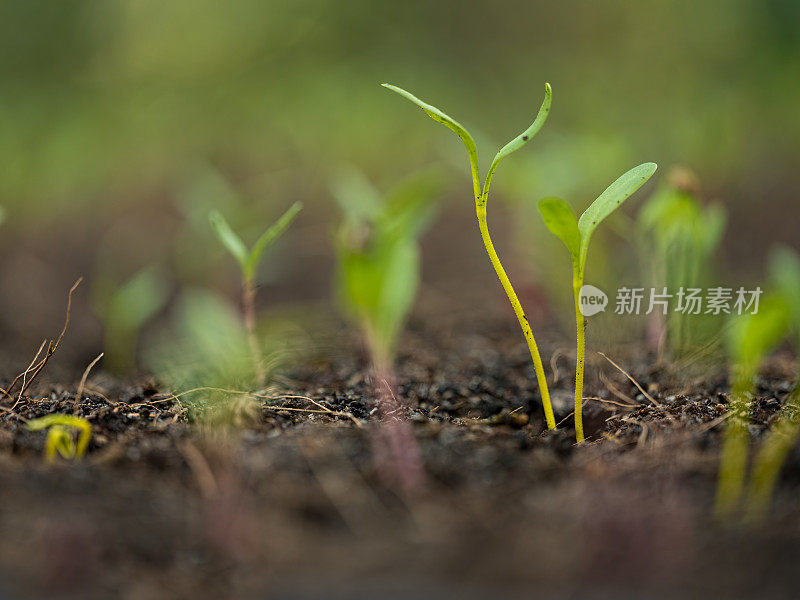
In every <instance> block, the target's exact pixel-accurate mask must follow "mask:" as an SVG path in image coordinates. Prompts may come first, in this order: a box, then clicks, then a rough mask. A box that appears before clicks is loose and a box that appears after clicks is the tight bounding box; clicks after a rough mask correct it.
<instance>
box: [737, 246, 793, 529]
mask: <svg viewBox="0 0 800 600" xmlns="http://www.w3.org/2000/svg"><path fill="white" fill-rule="evenodd" d="M770 275H771V280H772V283H773V285H774V286H775V288H776V292H777V293H778V294H779V295H780V296H781V297H782V298H783V300H784V302H785V303H786V305H787V307H788V311H789V314H790V321H791V332H792V333H793V334H794V336H795V351H798V352H800V256H798V255H797V253H796V252H794V251H793V250H790V249H789V248H784V247H782V248H778V249H777V250H775V251H774V252H773V253H772V256H771V257H770ZM798 434H800V373H799V374H798V378H797V379H796V380H795V385H794V389H792V391H791V393H790V394H789V397H788V398H787V399H786V401H785V402H784V405H783V407H782V408H781V412H780V414H779V415H778V417H777V419H776V420H775V421H774V423H773V425H772V430H771V431H770V433H769V435H768V436H767V438H766V439H765V440H764V443H763V444H762V446H761V449H760V450H759V452H758V455H757V456H756V459H755V462H754V464H753V473H752V475H751V476H750V484H749V487H748V494H747V501H746V510H747V513H746V516H747V517H748V518H749V519H751V520H753V521H760V520H761V519H763V518H764V517H765V516H766V513H767V510H768V508H769V504H770V501H771V499H772V495H773V491H774V489H775V484H776V483H777V481H778V475H779V474H780V470H781V467H782V466H783V464H784V462H785V461H786V457H787V456H788V454H789V451H790V450H791V449H792V447H793V446H794V443H795V441H796V440H797V436H798Z"/></svg>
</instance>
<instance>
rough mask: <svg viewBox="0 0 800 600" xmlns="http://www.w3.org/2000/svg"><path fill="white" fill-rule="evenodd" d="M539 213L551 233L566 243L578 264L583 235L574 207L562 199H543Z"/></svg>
mask: <svg viewBox="0 0 800 600" xmlns="http://www.w3.org/2000/svg"><path fill="white" fill-rule="evenodd" d="M539 212H540V213H541V214H542V219H544V224H545V225H546V226H547V228H548V229H549V230H550V232H551V233H553V234H554V235H555V236H556V237H558V239H560V240H561V241H562V242H564V245H565V246H566V247H567V250H569V253H570V255H571V256H572V259H573V262H577V260H578V257H579V253H580V247H581V234H580V231H578V219H577V218H576V217H575V213H574V212H573V211H572V207H571V206H570V205H569V204H567V203H566V202H565V201H564V200H562V199H561V198H543V199H542V200H540V201H539Z"/></svg>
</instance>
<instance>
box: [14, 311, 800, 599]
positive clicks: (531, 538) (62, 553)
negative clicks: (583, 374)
mask: <svg viewBox="0 0 800 600" xmlns="http://www.w3.org/2000/svg"><path fill="white" fill-rule="evenodd" d="M438 314H440V315H442V314H445V313H441V312H439V313H438ZM540 338H541V339H540V342H541V344H542V346H543V348H545V355H546V356H550V355H551V354H552V352H553V348H555V347H556V342H557V341H561V342H562V343H563V338H562V337H559V336H556V335H553V336H550V337H548V336H547V335H546V334H542V335H541V336H540ZM344 339H346V338H344ZM340 345H341V348H340V349H339V351H338V352H336V353H333V354H332V355H329V356H328V357H327V358H326V357H324V356H323V357H317V358H314V359H310V360H309V361H307V362H306V363H305V364H304V365H300V366H296V367H295V368H294V369H292V370H290V372H288V373H287V374H286V376H285V377H283V378H281V379H280V380H279V384H280V385H281V394H282V395H286V396H298V397H295V398H277V399H272V400H269V401H267V400H261V402H260V407H259V408H257V410H256V411H255V414H253V412H252V410H250V411H249V412H248V409H247V407H246V406H245V408H243V409H242V416H241V422H242V423H243V425H242V426H241V427H240V428H236V429H229V430H225V431H223V430H219V429H216V428H198V427H192V426H190V424H189V423H187V417H186V411H185V410H184V409H183V408H182V407H181V405H180V404H179V403H176V402H175V401H174V400H173V399H172V398H171V397H170V395H169V394H168V393H165V392H164V391H163V390H159V388H158V387H157V386H156V385H155V384H153V383H140V384H136V385H122V384H118V383H115V382H114V381H113V380H111V379H109V378H107V377H106V376H104V375H102V374H99V373H98V374H97V375H96V376H94V377H91V378H90V380H89V385H88V386H87V391H86V392H84V394H82V396H81V397H76V395H75V387H74V386H72V387H70V388H66V389H65V388H61V387H58V386H55V387H54V386H50V385H45V384H40V385H39V386H38V387H37V388H35V389H34V390H32V391H31V392H30V393H29V394H28V395H27V396H26V397H23V398H22V400H21V401H19V402H10V401H9V400H4V401H3V402H2V405H3V406H4V407H5V409H7V410H5V409H4V410H2V411H0V564H2V590H0V597H6V596H4V595H3V594H6V595H8V597H12V598H15V597H29V596H33V597H73V598H109V597H119V598H130V599H157V598H187V597H193V598H264V597H271V598H273V597H274V598H322V597H324V598H471V597H475V598H489V597H512V598H513V597H520V598H523V597H524V598H528V597H563V596H565V595H574V596H575V597H578V596H582V597H590V598H621V597H631V598H634V597H636V598H638V597H667V598H671V597H698V598H701V597H702V598H705V597H710V596H719V597H737V596H741V597H748V596H749V597H759V598H773V597H774V598H783V597H786V598H790V597H795V596H796V589H797V584H798V583H800V576H799V575H797V573H798V570H797V566H796V562H797V561H796V558H797V556H798V553H799V552H800V496H799V495H798V494H797V492H798V488H799V487H800V486H798V484H799V483H800V452H798V451H793V452H792V454H791V455H790V457H789V460H788V464H787V467H786V470H785V473H784V476H783V478H782V482H781V487H780V490H779V493H778V495H777V498H776V502H775V506H774V508H773V516H772V518H771V520H770V521H769V522H768V523H767V524H766V525H765V526H764V527H761V528H758V529H757V530H755V531H753V530H749V531H748V530H736V529H734V530H723V529H720V528H717V527H715V526H714V525H713V524H712V521H711V519H710V516H709V508H710V506H711V503H712V501H713V494H714V483H715V476H716V468H717V458H718V456H717V453H718V445H719V434H720V431H721V424H722V418H721V417H722V416H723V415H724V411H725V404H726V400H727V399H726V380H725V377H724V375H718V376H717V375H715V376H713V377H709V378H707V379H705V380H699V381H698V380H695V381H685V380H684V381H680V380H679V379H678V378H677V377H674V376H673V375H669V374H667V373H666V372H665V371H664V370H663V369H656V368H654V367H653V365H652V364H651V363H650V361H649V360H648V359H647V358H646V356H645V355H644V354H642V353H637V352H636V351H635V350H629V353H628V355H627V356H626V355H621V356H615V357H614V358H615V359H616V360H617V362H618V363H619V364H620V366H624V368H626V370H629V372H630V374H631V375H632V376H633V377H634V378H635V379H636V380H637V381H638V382H639V383H640V384H641V385H642V387H643V388H644V389H645V391H647V392H648V393H649V394H650V395H651V396H652V398H653V399H654V401H655V402H651V401H650V400H648V399H647V398H646V397H645V395H644V394H642V393H641V392H640V391H639V390H638V389H637V388H636V387H635V386H634V385H633V384H632V383H631V382H630V381H629V380H628V379H627V378H626V377H625V376H624V375H623V374H621V373H620V372H619V371H617V370H616V369H615V368H614V367H613V366H611V365H610V364H609V363H607V362H606V361H605V360H604V359H602V358H600V357H596V356H595V357H594V358H593V359H592V361H591V364H590V368H589V372H590V377H589V378H588V379H587V387H586V396H590V397H592V398H594V399H592V400H588V401H587V404H586V408H585V411H586V420H587V430H588V432H589V433H590V434H591V435H590V439H589V442H588V443H586V444H583V445H581V446H579V447H578V446H575V445H574V443H573V431H572V430H571V424H570V420H569V419H566V418H567V417H568V415H569V412H570V409H569V404H570V401H571V400H570V398H571V382H570V379H571V376H572V372H571V369H570V366H569V365H570V360H569V357H568V355H567V356H566V357H564V358H562V359H560V360H559V361H558V362H557V363H556V364H557V365H558V368H559V373H558V377H559V378H558V381H557V382H556V383H555V384H554V385H553V388H552V393H553V397H554V400H555V402H556V405H557V412H558V415H557V417H558V420H563V419H566V420H565V421H564V422H563V425H562V429H560V430H559V431H558V432H556V433H548V432H543V431H542V411H541V408H540V405H539V396H538V392H537V391H536V390H535V386H534V384H533V382H534V381H535V380H534V378H533V373H532V368H531V367H530V358H529V356H528V355H527V350H526V347H525V345H524V341H523V339H522V336H521V335H520V332H519V331H518V329H517V328H516V327H515V324H514V322H513V318H510V315H509V314H508V313H507V312H498V314H497V315H491V316H487V315H486V314H482V315H481V317H480V318H475V314H473V313H470V312H469V311H465V312H463V313H449V314H447V316H446V317H442V318H433V317H432V316H431V314H428V313H425V312H423V313H421V314H418V315H417V316H416V317H415V318H414V319H413V320H412V322H411V323H410V327H409V332H408V335H407V336H406V337H405V338H404V341H403V344H402V348H401V351H400V356H399V359H398V365H399V366H398V370H397V381H398V396H399V397H400V398H404V399H405V401H406V402H407V406H408V408H407V409H406V410H405V413H406V414H407V416H408V417H409V420H410V423H411V427H412V428H413V432H414V436H415V438H416V441H417V443H418V445H419V448H420V452H421V456H422V460H423V462H424V466H425V471H426V482H425V485H424V488H423V489H422V490H419V491H417V492H416V493H415V494H411V495H408V494H404V493H402V492H401V491H399V490H398V488H397V486H396V485H392V484H391V482H390V480H391V478H390V477H387V475H386V471H388V470H390V469H389V468H388V467H386V465H385V464H383V465H382V464H381V463H380V462H378V463H376V461H375V460H374V453H373V449H374V448H375V445H376V444H379V443H380V442H379V440H380V439H381V438H380V437H379V436H377V435H376V420H377V411H376V410H375V409H376V399H377V397H378V396H379V393H378V391H376V386H375V382H373V381H371V380H370V377H369V372H368V370H367V369H366V368H365V365H364V361H363V359H362V358H361V357H360V356H361V355H360V353H359V351H358V345H357V344H356V343H355V342H354V341H353V342H352V343H351V342H347V341H343V342H341V344H340ZM793 370H794V367H793V366H792V362H791V361H790V360H789V359H788V357H786V359H785V360H783V359H781V358H780V357H779V358H778V359H777V360H775V361H774V363H773V364H772V365H771V366H770V368H769V369H768V370H767V372H766V373H765V374H764V376H763V378H762V380H761V382H760V387H759V391H758V401H757V403H756V409H755V411H754V415H755V425H754V427H753V433H754V435H755V436H756V438H757V437H758V436H759V435H760V433H761V432H762V431H763V430H764V429H765V428H766V426H767V424H768V423H769V421H770V418H771V417H772V416H774V415H775V414H776V413H777V411H778V409H779V407H780V402H781V401H782V400H783V399H784V398H785V396H786V394H787V392H788V391H789V389H790V386H791V383H792V379H791V377H792V373H793ZM601 374H602V377H601ZM7 383H8V381H7V380H6V381H0V385H6V384H7ZM300 396H301V397H300ZM15 404H16V406H14V405H15ZM12 406H14V408H13V410H12ZM249 406H250V408H252V405H249ZM51 412H64V413H69V414H73V413H74V414H77V415H80V416H84V417H86V418H87V419H88V420H89V421H90V422H91V424H92V428H93V434H94V436H93V440H92V443H91V446H90V449H89V453H88V455H87V457H86V459H85V460H84V461H83V462H82V463H79V464H75V465H68V464H65V463H63V462H62V463H60V464H56V465H53V466H48V465H47V464H45V462H44V461H43V459H42V448H43V445H44V434H42V433H34V432H29V431H27V430H26V429H25V427H24V422H23V421H22V419H30V418H34V417H37V416H41V415H44V414H48V413H51ZM376 440H377V441H376Z"/></svg>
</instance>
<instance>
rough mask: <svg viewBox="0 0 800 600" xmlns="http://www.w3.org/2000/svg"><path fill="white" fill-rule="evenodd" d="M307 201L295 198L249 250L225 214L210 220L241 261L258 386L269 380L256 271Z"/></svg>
mask: <svg viewBox="0 0 800 600" xmlns="http://www.w3.org/2000/svg"><path fill="white" fill-rule="evenodd" d="M302 208H303V205H302V203H300V202H295V203H294V204H292V206H291V207H289V210H287V211H286V212H285V213H284V214H283V215H282V216H281V217H280V218H279V219H278V220H277V221H276V222H275V223H274V224H273V225H272V226H271V227H270V228H269V229H267V230H266V231H265V232H264V233H262V234H261V236H260V237H259V238H258V239H257V240H256V242H255V244H253V246H252V248H250V249H249V250H248V249H247V247H246V246H245V245H244V242H243V241H242V238H240V237H239V236H238V235H237V234H236V233H235V232H234V231H233V229H231V227H230V225H228V222H227V221H226V220H225V217H223V216H222V214H221V213H219V212H217V211H212V212H211V214H210V215H209V221H210V222H211V226H212V228H213V229H214V233H215V234H216V235H217V238H219V241H220V242H222V245H223V246H225V248H226V249H227V250H228V252H230V253H231V254H232V255H233V257H234V258H235V259H236V261H237V262H238V263H239V268H240V270H241V276H242V307H243V309H244V326H245V329H246V331H247V337H248V343H249V345H250V353H251V355H252V358H253V366H254V368H255V379H256V385H257V386H258V387H263V386H264V384H265V382H266V370H265V368H264V364H263V355H262V352H261V346H260V344H259V342H258V336H257V335H256V274H257V272H258V265H259V263H260V261H261V256H262V254H263V253H264V250H266V249H267V247H269V246H270V245H271V244H272V243H273V242H275V240H277V239H278V238H279V237H280V236H281V235H282V234H283V232H284V231H286V229H287V228H288V227H289V225H291V224H292V221H294V219H295V217H297V214H298V213H299V212H300V211H301V210H302Z"/></svg>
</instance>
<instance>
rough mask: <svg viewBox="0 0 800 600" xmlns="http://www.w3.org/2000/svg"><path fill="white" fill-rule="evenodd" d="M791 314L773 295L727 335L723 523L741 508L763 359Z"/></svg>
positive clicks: (719, 501) (719, 509)
mask: <svg viewBox="0 0 800 600" xmlns="http://www.w3.org/2000/svg"><path fill="white" fill-rule="evenodd" d="M789 314H790V309H789V305H788V304H787V303H786V301H785V299H784V298H782V297H781V296H780V295H771V296H769V297H767V298H764V300H763V301H762V302H761V305H760V306H759V310H758V312H757V313H755V314H746V315H741V316H739V317H737V318H735V319H734V320H733V322H732V323H731V327H730V329H729V331H728V346H729V354H730V357H731V364H732V369H731V378H732V382H731V392H730V404H729V407H728V413H729V414H728V418H727V420H726V423H725V433H724V438H723V444H722V455H721V457H720V466H719V478H718V482H717V498H716V504H715V513H716V516H717V517H718V518H720V519H724V520H728V519H730V518H731V516H732V515H733V513H734V511H735V510H736V509H737V507H738V505H739V501H740V499H741V495H742V489H743V487H744V481H745V472H746V468H747V454H748V452H747V448H748V441H749V432H748V429H747V426H748V424H749V423H750V413H751V410H752V401H753V388H754V386H755V378H756V375H757V374H758V370H759V368H760V366H761V363H762V362H763V360H764V358H765V357H766V356H767V354H768V353H769V351H770V350H771V349H772V348H773V347H774V346H775V345H776V344H777V343H778V342H779V341H780V340H781V339H782V338H783V336H784V335H785V334H786V329H787V327H788V325H789Z"/></svg>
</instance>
